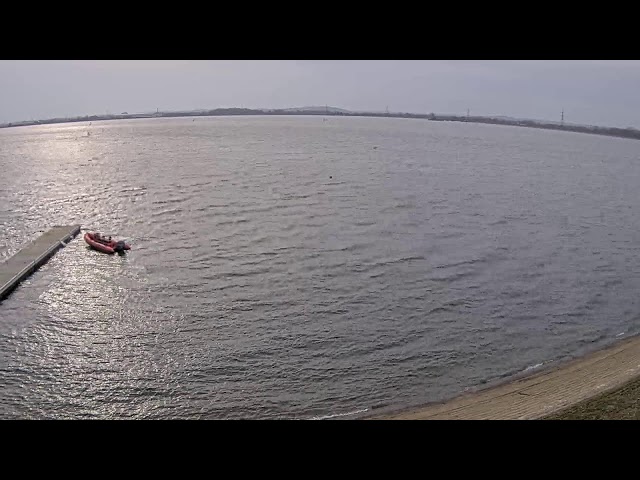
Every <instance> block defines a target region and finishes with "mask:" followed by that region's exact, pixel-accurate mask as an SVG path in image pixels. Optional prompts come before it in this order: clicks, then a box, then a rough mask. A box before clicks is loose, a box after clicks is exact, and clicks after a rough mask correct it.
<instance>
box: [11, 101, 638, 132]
mask: <svg viewBox="0 0 640 480" xmlns="http://www.w3.org/2000/svg"><path fill="white" fill-rule="evenodd" d="M312 109H318V110H312ZM325 109H327V110H329V111H327V112H326V113H335V112H336V111H339V112H344V113H345V114H375V115H389V116H394V115H411V116H414V115H415V116H425V115H436V116H445V117H460V118H492V119H493V118H495V119H509V120H519V121H535V122H543V123H552V124H558V125H561V124H564V125H575V126H585V127H599V128H634V129H635V127H608V126H604V125H590V124H587V123H574V122H566V121H557V120H545V119H540V118H534V117H514V116H511V115H501V114H500V115H497V114H496V115H491V114H485V115H469V114H468V113H467V114H456V113H442V112H440V113H436V112H429V113H424V112H422V113H419V112H400V111H391V110H385V111H383V110H349V109H346V108H341V107H334V106H331V105H325V106H321V105H311V106H304V107H283V108H258V107H244V106H241V107H215V108H194V109H189V110H186V109H177V110H160V109H159V108H157V109H156V110H155V111H152V110H150V111H141V112H135V113H129V112H127V111H124V112H122V113H110V112H105V113H104V114H84V115H74V116H68V115H65V116H64V117H62V116H55V117H49V118H40V119H30V120H15V121H8V122H3V123H0V127H6V126H8V125H11V126H14V125H15V126H22V125H27V124H35V123H36V122H52V123H53V121H54V120H65V121H67V122H71V121H84V119H86V118H106V117H122V116H129V117H133V116H135V115H149V116H154V115H155V116H159V115H160V114H176V115H177V114H181V113H185V114H191V115H187V116H197V115H193V114H195V113H200V114H201V115H200V116H206V115H204V112H215V111H221V110H222V111H224V110H246V111H256V112H268V113H272V112H295V111H302V110H304V111H308V112H313V113H314V114H319V113H320V112H323V111H324V110H325ZM467 112H468V111H467ZM60 123H66V122H60Z"/></svg>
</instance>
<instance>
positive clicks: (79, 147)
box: [0, 117, 640, 419]
mask: <svg viewBox="0 0 640 480" xmlns="http://www.w3.org/2000/svg"><path fill="white" fill-rule="evenodd" d="M76 223H79V224H81V225H82V227H83V229H84V230H85V231H86V230H93V229H97V230H100V231H102V232H105V233H110V234H113V235H117V236H118V237H123V238H126V239H128V240H129V241H130V242H131V244H132V247H133V249H132V250H131V251H130V252H129V253H127V255H125V256H108V255H104V254H101V253H98V252H95V251H92V250H89V249H88V247H87V245H86V244H85V242H84V241H83V240H82V236H81V235H80V236H78V237H77V238H76V239H75V240H74V241H73V242H71V243H70V244H69V245H68V246H67V247H66V248H64V249H62V250H60V251H59V252H58V253H57V254H56V255H55V256H54V257H53V258H52V259H51V261H50V262H49V263H48V264H46V265H45V266H44V267H43V268H41V269H40V270H39V271H38V272H37V273H35V274H34V275H33V276H31V277H30V278H29V279H28V280H27V281H25V282H24V283H23V284H22V285H21V286H20V287H19V288H18V289H17V290H16V291H14V293H13V294H12V295H11V296H10V297H8V298H7V299H6V300H5V301H4V302H2V303H0V418H5V419H6V418H190V419H196V418H205V419H236V418H252V419H253V418H256V419H269V418H294V419H312V418H359V417H362V416H367V415H370V414H372V413H376V412H379V411H380V412H381V411H388V410H394V409H402V408H405V407H410V406H416V405H420V404H424V403H428V402H433V401H441V400H444V399H447V398H450V397H452V396H455V395H457V394H459V393H461V392H463V391H465V390H466V389H469V388H476V387H480V386H483V385H489V384H491V383H494V382H499V381H504V379H506V378H508V377H510V376H513V375H518V374H521V373H523V372H525V371H529V370H532V369H537V368H544V367H545V366H548V365H551V364H553V363H556V362H558V361H561V360H564V359H568V358H570V357H574V356H578V355H581V354H583V353H586V352H588V351H591V350H594V349H597V348H600V347H602V346H605V345H607V344H610V343H612V342H613V341H615V340H616V338H619V337H621V336H628V335H631V334H633V333H637V332H639V331H640V328H639V327H640V322H639V319H640V301H639V298H640V294H639V292H640V255H639V253H640V142H637V141H633V140H626V139H619V138H609V137H603V136H595V135H584V134H578V133H569V132H559V131H546V130H537V129H527V128H518V127H506V126H492V125H478V124H466V123H444V122H429V121H424V120H407V119H388V118H340V117H328V118H327V119H326V120H325V119H323V118H322V117H217V118H204V117H198V118H197V119H195V121H194V120H193V119H190V118H186V119H150V120H132V121H112V122H94V123H92V124H91V125H89V124H88V123H81V124H80V123H75V124H65V125H48V126H36V127H24V128H9V129H2V130H0V262H1V261H4V260H5V259H6V258H8V257H9V256H11V255H12V254H13V253H15V252H16V251H18V250H19V249H20V248H22V246H23V245H24V244H25V243H26V242H28V241H29V240H31V239H32V238H35V237H37V236H38V235H39V233H40V232H41V231H43V230H45V229H46V228H48V227H50V226H53V225H56V224H62V225H65V224H76Z"/></svg>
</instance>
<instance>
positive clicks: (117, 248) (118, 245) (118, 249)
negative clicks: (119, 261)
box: [113, 240, 124, 253]
mask: <svg viewBox="0 0 640 480" xmlns="http://www.w3.org/2000/svg"><path fill="white" fill-rule="evenodd" d="M113 251H114V252H117V253H124V240H119V241H118V242H117V243H116V246H115V247H113Z"/></svg>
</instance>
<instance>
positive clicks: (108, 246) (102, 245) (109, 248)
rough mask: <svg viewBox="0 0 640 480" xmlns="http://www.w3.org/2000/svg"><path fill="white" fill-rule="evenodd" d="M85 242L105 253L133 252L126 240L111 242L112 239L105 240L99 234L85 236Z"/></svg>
mask: <svg viewBox="0 0 640 480" xmlns="http://www.w3.org/2000/svg"><path fill="white" fill-rule="evenodd" d="M84 241H85V242H87V243H88V244H89V245H90V246H91V247H92V248H95V249H96V250H99V251H100V252H104V253H116V252H117V253H124V251H125V250H131V247H130V246H129V244H128V243H126V242H125V241H124V240H119V241H115V240H111V237H109V238H104V237H102V236H101V235H100V234H99V233H92V232H87V233H85V234H84Z"/></svg>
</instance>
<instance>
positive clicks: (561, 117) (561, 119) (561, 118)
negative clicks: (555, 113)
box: [560, 108, 564, 126]
mask: <svg viewBox="0 0 640 480" xmlns="http://www.w3.org/2000/svg"><path fill="white" fill-rule="evenodd" d="M560 125H562V126H564V108H563V109H562V114H561V115H560Z"/></svg>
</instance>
